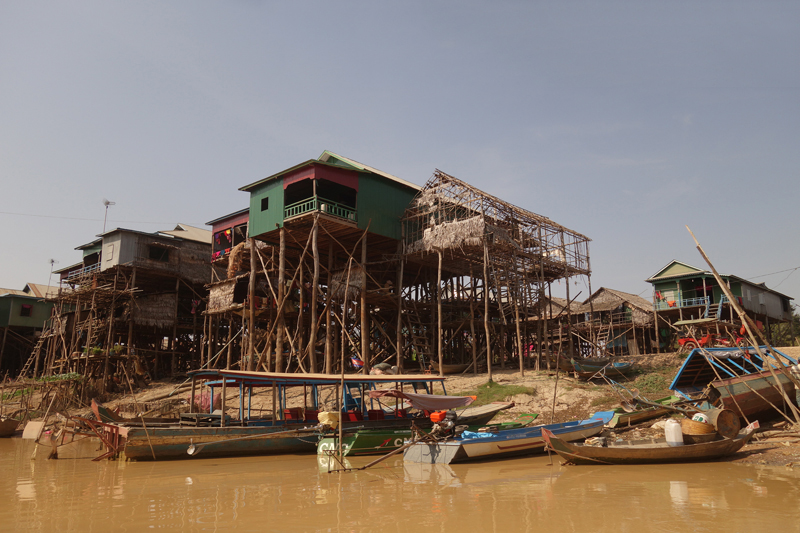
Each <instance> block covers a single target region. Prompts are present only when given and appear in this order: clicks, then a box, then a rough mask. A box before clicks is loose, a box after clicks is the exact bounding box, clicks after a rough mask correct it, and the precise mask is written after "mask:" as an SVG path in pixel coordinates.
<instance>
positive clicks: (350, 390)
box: [108, 370, 513, 460]
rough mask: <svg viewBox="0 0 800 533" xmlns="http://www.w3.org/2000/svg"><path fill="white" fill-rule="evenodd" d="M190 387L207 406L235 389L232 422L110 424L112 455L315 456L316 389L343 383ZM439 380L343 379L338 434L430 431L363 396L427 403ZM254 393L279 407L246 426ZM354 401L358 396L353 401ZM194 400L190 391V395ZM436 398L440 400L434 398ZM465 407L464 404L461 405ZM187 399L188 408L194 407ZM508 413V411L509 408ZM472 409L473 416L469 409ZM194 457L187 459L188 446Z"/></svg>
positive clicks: (324, 379) (255, 377) (292, 379)
mask: <svg viewBox="0 0 800 533" xmlns="http://www.w3.org/2000/svg"><path fill="white" fill-rule="evenodd" d="M191 375H192V378H193V380H198V379H205V380H207V385H208V386H209V387H210V388H211V391H212V392H211V402H210V404H211V405H214V397H215V395H220V394H225V393H223V392H222V390H224V389H223V385H225V388H227V389H228V390H231V389H232V388H234V390H237V392H238V393H239V401H238V402H237V403H238V405H237V407H238V417H231V416H228V415H227V414H226V416H225V421H224V423H223V421H222V416H221V414H218V413H184V414H182V415H181V423H180V424H173V425H168V426H164V425H156V426H155V427H154V426H151V425H149V424H130V423H123V422H114V423H111V424H108V425H109V426H112V431H117V432H119V435H120V436H121V437H122V438H123V440H122V444H121V446H120V448H119V450H118V454H119V453H124V456H125V457H126V458H127V459H132V460H153V459H156V460H164V459H187V458H190V457H195V456H199V457H236V456H245V455H271V454H284V453H315V452H316V448H317V441H318V438H319V434H320V432H321V430H322V427H320V426H319V422H318V421H317V414H318V410H317V409H318V407H319V404H318V403H317V402H318V400H319V397H320V390H319V389H320V388H321V387H331V388H335V387H337V386H341V382H342V378H341V376H336V375H327V374H284V373H274V372H273V373H266V372H246V371H234V370H203V371H196V372H193V373H191ZM444 379H445V378H443V377H439V376H432V375H362V374H358V375H346V376H345V377H344V384H345V393H344V400H345V401H344V402H343V403H342V405H343V410H342V413H341V418H342V420H343V421H342V427H343V428H344V429H348V428H356V427H364V428H369V427H372V428H382V429H393V428H396V429H403V428H410V427H411V424H412V422H414V423H415V424H416V425H417V426H418V427H430V425H431V424H432V423H431V421H430V418H428V417H427V416H426V415H424V413H411V412H408V411H407V409H405V405H404V404H402V402H400V401H399V400H394V401H395V409H392V406H391V405H388V402H385V401H384V402H381V401H380V400H373V399H372V398H370V397H369V396H368V395H367V394H365V393H366V392H367V391H369V390H374V389H375V388H376V387H379V386H380V387H385V386H388V387H392V386H393V387H395V388H398V389H402V387H403V385H405V387H406V388H407V389H413V390H417V389H421V392H426V393H427V395H428V397H430V398H432V399H434V400H435V399H436V398H437V396H435V395H431V394H430V393H431V392H432V389H433V385H434V384H436V383H438V384H440V385H441V387H442V391H443V392H445V393H446V391H445V390H444ZM256 387H265V388H274V389H275V392H274V394H275V396H274V397H277V399H278V403H277V404H276V406H275V409H274V411H273V415H274V417H275V418H274V420H273V417H271V416H270V417H266V418H253V417H251V416H250V408H249V398H250V393H249V390H250V389H252V388H256ZM291 387H302V388H303V391H304V394H303V395H302V397H303V398H305V400H304V401H307V402H308V405H306V406H305V408H287V406H286V391H287V389H289V388H291ZM359 393H360V395H359ZM193 394H194V387H193ZM439 397H441V396H439ZM446 398H447V400H449V401H450V402H452V401H456V402H457V403H458V402H459V397H449V396H446ZM465 400H466V402H461V405H466V404H467V403H468V402H469V401H471V399H469V398H465ZM194 403H195V402H194V398H192V400H191V401H190V405H193V404H194ZM511 405H513V404H511ZM503 408H507V407H506V406H505V405H501V406H494V407H489V408H487V409H485V410H480V411H478V412H473V414H474V415H475V416H476V417H478V418H480V419H486V420H489V419H491V417H492V416H494V414H495V413H496V412H497V411H498V410H499V409H503ZM476 409H477V408H476ZM193 445H194V446H195V449H199V450H201V451H199V452H197V453H193V454H189V453H188V451H189V449H190V448H191V447H192V446H193Z"/></svg>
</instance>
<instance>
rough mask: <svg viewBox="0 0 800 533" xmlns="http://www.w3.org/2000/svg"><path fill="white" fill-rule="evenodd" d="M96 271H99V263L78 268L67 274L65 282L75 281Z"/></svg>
mask: <svg viewBox="0 0 800 533" xmlns="http://www.w3.org/2000/svg"><path fill="white" fill-rule="evenodd" d="M98 270H100V263H94V264H93V265H89V266H85V267H83V268H79V269H78V270H73V271H72V272H70V273H69V274H67V279H66V281H73V280H76V279H78V278H81V277H83V276H85V275H87V274H91V273H92V272H97V271H98Z"/></svg>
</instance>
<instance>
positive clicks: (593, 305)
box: [572, 287, 655, 355]
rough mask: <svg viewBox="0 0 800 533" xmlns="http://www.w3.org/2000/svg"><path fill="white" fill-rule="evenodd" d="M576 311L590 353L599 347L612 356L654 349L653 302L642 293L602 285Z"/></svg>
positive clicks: (574, 312)
mask: <svg viewBox="0 0 800 533" xmlns="http://www.w3.org/2000/svg"><path fill="white" fill-rule="evenodd" d="M572 312H573V314H575V315H577V322H576V324H575V329H576V330H577V332H578V333H579V335H580V336H581V337H582V339H581V341H582V343H583V345H585V348H586V349H587V350H586V351H587V352H588V354H594V353H597V350H598V349H601V350H603V351H604V352H605V353H607V354H609V355H638V354H641V353H652V351H654V348H655V342H654V340H653V337H654V335H655V333H654V329H653V309H652V304H651V303H650V302H648V301H647V300H645V299H644V298H642V297H641V296H638V295H636V294H630V293H627V292H622V291H618V290H615V289H609V288H606V287H601V288H599V289H598V290H597V291H595V293H594V294H592V295H591V296H590V297H589V298H587V299H586V300H585V301H584V302H583V303H582V304H581V305H579V306H576V308H575V309H573V310H572ZM587 341H591V342H587ZM592 343H593V344H594V345H595V346H594V347H592V346H591V344H592Z"/></svg>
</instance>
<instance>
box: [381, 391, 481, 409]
mask: <svg viewBox="0 0 800 533" xmlns="http://www.w3.org/2000/svg"><path fill="white" fill-rule="evenodd" d="M369 397H370V398H399V399H401V400H408V401H409V402H410V403H411V406H412V407H414V408H415V409H419V410H420V411H447V410H448V409H455V408H456V407H465V406H467V405H469V404H471V403H472V402H474V401H475V398H474V397H472V396H442V395H439V394H414V393H410V392H401V391H399V390H394V389H391V390H373V391H369Z"/></svg>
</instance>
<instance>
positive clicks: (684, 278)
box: [645, 260, 792, 326]
mask: <svg viewBox="0 0 800 533" xmlns="http://www.w3.org/2000/svg"><path fill="white" fill-rule="evenodd" d="M720 277H721V278H722V280H723V281H724V282H725V283H726V284H727V286H728V287H729V289H730V292H731V293H732V294H733V296H734V297H735V298H736V299H737V302H738V303H739V305H741V306H742V307H743V308H744V310H745V311H746V312H747V314H748V316H750V317H751V318H753V319H754V320H758V321H761V322H763V323H764V324H766V325H767V326H769V325H770V324H774V323H778V322H786V321H788V320H790V319H791V314H792V306H791V301H792V298H791V297H789V296H786V295H785V294H781V293H779V292H778V291H774V290H772V289H769V288H767V286H766V285H765V284H764V283H753V282H751V281H747V280H746V279H743V278H740V277H738V276H734V275H730V274H721V275H720ZM645 281H647V282H648V283H650V284H652V286H653V307H654V309H655V311H656V312H657V313H658V315H659V316H661V317H663V318H666V319H667V320H669V321H670V322H675V321H679V320H682V321H686V320H699V319H714V320H717V321H729V322H738V320H739V319H738V317H737V316H736V313H735V311H734V310H733V309H731V306H730V302H728V299H727V298H726V297H725V294H724V293H723V291H722V288H720V286H719V284H718V283H717V281H716V279H715V278H714V274H713V273H712V272H710V271H708V270H703V269H700V268H697V267H694V266H692V265H689V264H687V263H683V262H681V261H677V260H673V261H671V262H670V263H669V264H668V265H666V266H665V267H663V268H662V269H661V270H659V271H658V272H656V273H655V274H653V275H652V276H650V277H649V278H648V279H647V280H645Z"/></svg>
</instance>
